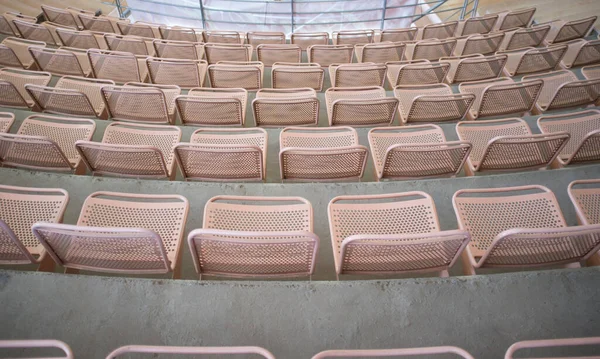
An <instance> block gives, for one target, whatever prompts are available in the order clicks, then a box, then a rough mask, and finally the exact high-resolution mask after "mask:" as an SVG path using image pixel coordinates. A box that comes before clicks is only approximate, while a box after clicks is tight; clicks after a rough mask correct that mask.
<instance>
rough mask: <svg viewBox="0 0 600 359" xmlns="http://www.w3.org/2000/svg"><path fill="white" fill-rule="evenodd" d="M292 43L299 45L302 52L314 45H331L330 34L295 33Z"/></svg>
mask: <svg viewBox="0 0 600 359" xmlns="http://www.w3.org/2000/svg"><path fill="white" fill-rule="evenodd" d="M290 42H291V43H292V44H295V45H299V46H300V47H301V48H302V51H306V49H307V48H308V47H310V46H312V45H329V33H328V32H294V33H292V37H291V40H290Z"/></svg>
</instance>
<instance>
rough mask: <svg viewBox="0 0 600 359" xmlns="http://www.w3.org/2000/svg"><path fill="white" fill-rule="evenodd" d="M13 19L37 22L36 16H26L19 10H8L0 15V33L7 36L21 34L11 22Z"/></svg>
mask: <svg viewBox="0 0 600 359" xmlns="http://www.w3.org/2000/svg"><path fill="white" fill-rule="evenodd" d="M15 19H18V20H22V21H27V22H31V23H33V24H35V23H36V22H37V18H35V17H33V16H27V15H23V14H21V13H19V12H13V11H8V12H5V13H4V14H3V15H0V34H3V35H8V36H21V35H20V34H19V30H18V29H17V27H16V26H15V24H14V23H13V22H12V21H13V20H15Z"/></svg>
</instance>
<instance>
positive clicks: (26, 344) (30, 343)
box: [0, 339, 74, 359]
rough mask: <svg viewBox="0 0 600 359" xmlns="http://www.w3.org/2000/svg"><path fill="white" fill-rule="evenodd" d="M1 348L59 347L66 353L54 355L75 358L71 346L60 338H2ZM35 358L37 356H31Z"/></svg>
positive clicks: (57, 358) (65, 358)
mask: <svg viewBox="0 0 600 359" xmlns="http://www.w3.org/2000/svg"><path fill="white" fill-rule="evenodd" d="M0 348H6V349H9V348H19V349H20V350H23V349H32V348H59V349H60V350H62V352H63V353H64V354H61V355H62V356H60V357H52V358H55V359H73V358H74V356H73V352H72V351H71V348H70V347H69V346H68V345H67V344H66V343H64V342H61V341H59V340H51V339H47V340H0ZM30 359H35V358H30Z"/></svg>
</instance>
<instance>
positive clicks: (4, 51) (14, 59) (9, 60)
mask: <svg viewBox="0 0 600 359" xmlns="http://www.w3.org/2000/svg"><path fill="white" fill-rule="evenodd" d="M0 67H15V68H18V69H24V68H26V67H25V66H23V64H22V63H21V60H19V57H18V56H17V54H15V52H14V51H13V49H11V48H10V47H8V46H6V45H4V44H0Z"/></svg>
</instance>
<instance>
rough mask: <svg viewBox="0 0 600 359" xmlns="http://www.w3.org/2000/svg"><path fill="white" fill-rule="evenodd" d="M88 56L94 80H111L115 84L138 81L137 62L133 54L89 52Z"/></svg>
mask: <svg viewBox="0 0 600 359" xmlns="http://www.w3.org/2000/svg"><path fill="white" fill-rule="evenodd" d="M88 56H89V59H90V63H91V64H92V68H93V69H94V74H95V75H96V76H95V77H96V78H100V79H108V80H113V81H115V82H116V83H125V82H131V81H133V82H139V81H140V72H139V70H138V60H137V59H136V58H135V56H134V55H133V54H110V53H107V52H104V51H102V52H101V51H89V52H88Z"/></svg>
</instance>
